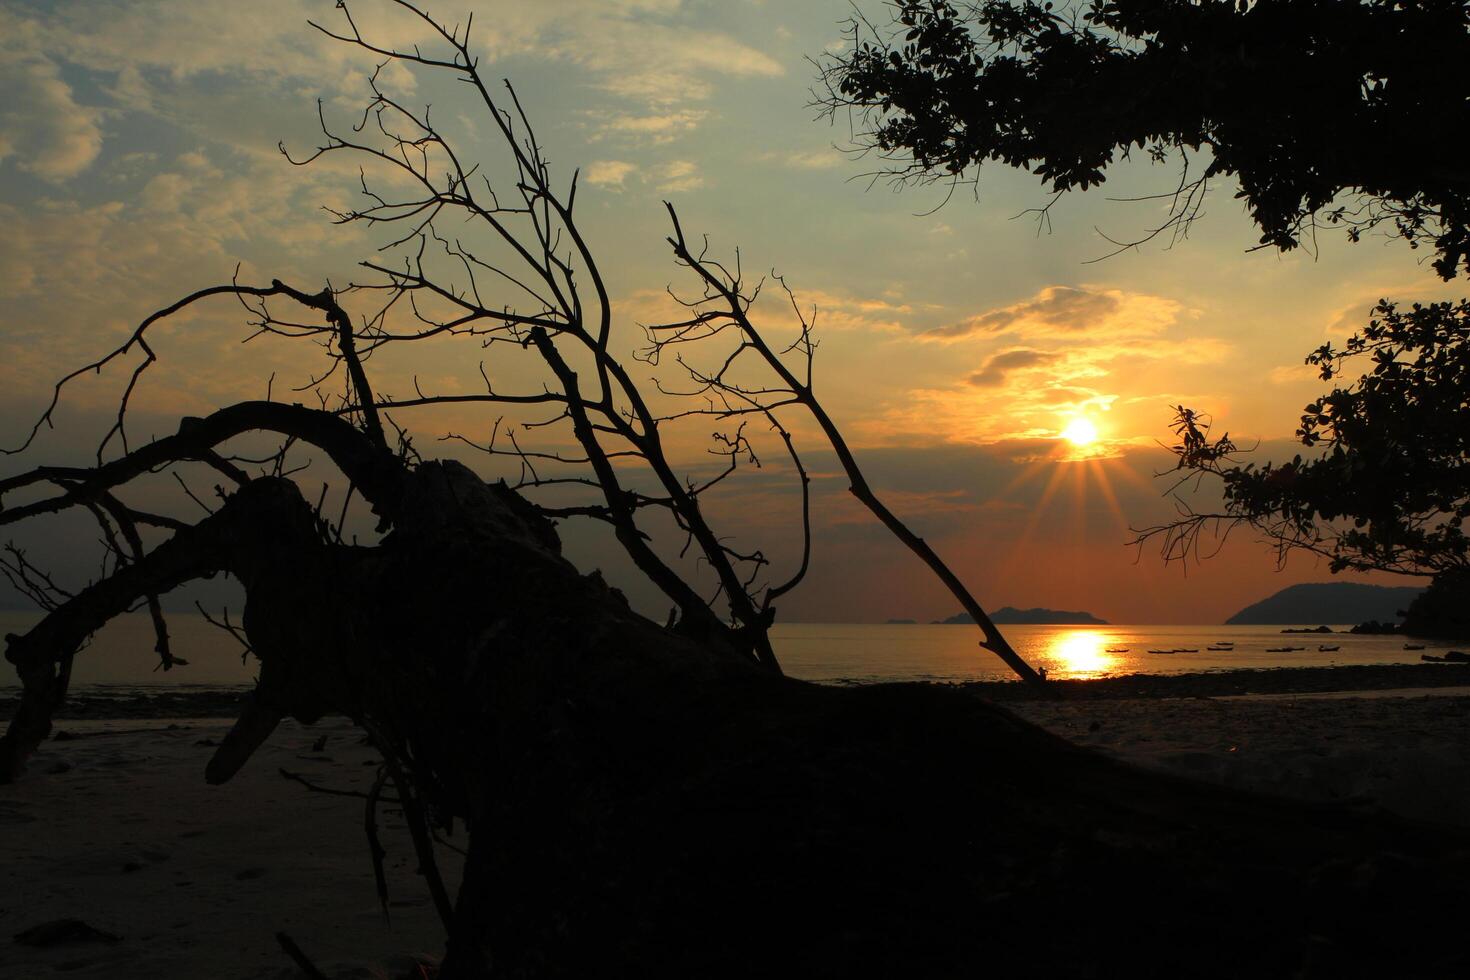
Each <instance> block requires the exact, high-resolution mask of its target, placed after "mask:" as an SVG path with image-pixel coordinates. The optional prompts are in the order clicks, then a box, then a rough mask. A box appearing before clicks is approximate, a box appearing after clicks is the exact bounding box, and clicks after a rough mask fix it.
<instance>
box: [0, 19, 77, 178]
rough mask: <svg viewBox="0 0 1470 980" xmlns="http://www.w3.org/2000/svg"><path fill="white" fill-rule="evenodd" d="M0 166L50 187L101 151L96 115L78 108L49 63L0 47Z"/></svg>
mask: <svg viewBox="0 0 1470 980" xmlns="http://www.w3.org/2000/svg"><path fill="white" fill-rule="evenodd" d="M0 89H3V90H4V92H5V97H4V99H3V100H0V165H3V164H5V163H6V162H7V161H13V162H14V164H15V166H17V167H19V168H20V169H21V170H24V171H26V172H28V173H31V174H34V175H35V176H37V177H39V178H41V179H42V180H44V181H48V182H50V183H62V182H64V181H67V180H70V179H71V178H73V177H75V176H77V175H78V174H80V173H82V172H83V171H84V170H86V169H87V168H88V167H90V166H91V165H92V163H93V161H95V160H96V159H97V155H98V154H99V153H100V152H101V150H102V129H101V126H100V122H101V116H102V113H101V111H100V110H98V109H96V108H94V107H91V106H85V105H81V104H79V103H78V102H77V101H76V99H75V97H74V94H73V92H72V88H71V86H70V85H68V84H67V83H66V82H65V81H64V80H63V79H62V77H61V71H60V69H59V68H58V67H57V66H56V64H55V63H54V62H52V61H51V60H50V59H48V58H45V57H43V56H41V55H36V54H24V53H21V52H18V51H15V50H12V49H11V48H10V47H9V45H6V46H5V47H3V48H0Z"/></svg>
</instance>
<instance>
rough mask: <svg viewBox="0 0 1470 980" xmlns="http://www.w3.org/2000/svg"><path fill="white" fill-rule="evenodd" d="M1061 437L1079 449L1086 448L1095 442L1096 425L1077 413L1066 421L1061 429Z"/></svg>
mask: <svg viewBox="0 0 1470 980" xmlns="http://www.w3.org/2000/svg"><path fill="white" fill-rule="evenodd" d="M1062 438H1063V439H1065V440H1067V441H1068V442H1070V443H1071V444H1072V445H1074V446H1076V447H1077V448H1079V449H1083V448H1086V447H1087V446H1090V445H1092V444H1093V443H1094V442H1097V426H1096V425H1094V424H1093V421H1092V419H1089V418H1086V417H1084V416H1081V415H1079V416H1077V417H1076V418H1075V419H1073V420H1072V421H1070V422H1068V423H1067V427H1066V428H1065V429H1063V430H1062Z"/></svg>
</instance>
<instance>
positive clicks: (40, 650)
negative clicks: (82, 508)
mask: <svg viewBox="0 0 1470 980" xmlns="http://www.w3.org/2000/svg"><path fill="white" fill-rule="evenodd" d="M382 479H383V480H384V481H385V482H384V485H385V486H388V485H389V484H391V486H388V489H386V490H384V491H383V492H382V493H380V494H379V496H380V498H381V499H382V501H389V500H391V515H390V516H391V518H392V524H393V530H392V532H391V533H390V534H388V535H387V537H386V538H385V539H384V540H383V541H382V542H381V544H379V545H378V546H376V547H371V548H366V547H348V546H344V545H341V544H337V543H333V542H332V541H330V540H328V539H327V538H326V537H325V536H324V535H323V534H322V533H321V531H320V528H319V527H318V524H317V521H316V517H315V515H314V514H313V512H312V510H311V508H310V507H309V505H307V504H306V502H305V501H304V500H302V498H301V497H300V494H299V493H298V492H297V491H296V488H295V487H294V485H293V484H291V483H290V482H289V481H285V480H278V479H258V480H254V481H251V482H250V483H247V484H246V485H245V486H244V487H242V488H241V489H240V490H239V491H238V492H237V493H235V494H234V495H233V496H232V497H231V498H230V499H229V500H228V501H227V502H226V504H225V505H224V506H223V507H222V508H221V509H220V510H219V511H218V512H217V513H216V514H215V515H213V516H212V517H210V518H207V519H206V520H205V521H203V522H201V523H200V524H199V525H197V526H195V527H194V528H191V529H188V530H186V531H181V532H179V533H178V534H177V535H176V537H175V538H174V539H173V540H172V541H171V542H169V543H168V544H165V545H163V546H160V547H159V548H157V549H155V551H154V552H152V553H151V554H150V555H149V556H148V557H147V558H146V559H144V560H143V561H141V562H139V563H138V564H136V565H133V566H129V567H127V568H125V569H123V570H122V571H120V572H119V573H118V574H116V575H115V576H113V577H112V578H110V579H107V580H105V581H103V582H101V583H99V584H98V585H96V586H93V587H92V588H90V589H88V590H86V591H84V592H83V593H81V594H79V595H78V596H77V597H76V598H75V599H73V600H72V601H70V602H68V603H66V604H65V605H63V606H62V607H60V608H59V609H57V610H56V611H55V612H53V613H51V614H50V615H48V616H47V617H46V618H45V619H44V620H43V621H42V622H41V623H40V624H39V625H38V626H36V627H35V628H34V629H33V630H31V631H30V632H29V633H28V634H26V635H25V636H20V637H11V638H10V639H9V648H8V650H7V656H8V657H9V658H10V659H11V660H12V662H14V663H15V664H16V666H17V668H18V669H19V671H20V672H21V675H22V677H23V678H24V679H25V681H26V685H27V691H26V700H25V702H24V704H23V706H22V711H21V712H20V713H18V714H17V716H16V718H15V719H14V721H13V722H12V725H11V728H10V730H9V731H8V732H7V734H6V735H5V736H4V738H3V740H0V763H3V766H4V771H3V773H0V776H3V777H5V778H14V777H15V776H16V775H17V774H18V773H19V771H20V768H21V767H22V766H23V764H24V761H25V759H26V757H27V756H28V755H29V754H30V753H31V751H33V750H34V749H35V748H36V747H37V746H38V745H39V744H40V742H41V741H42V740H43V739H44V738H45V737H46V734H47V732H48V731H49V712H50V709H51V707H52V706H54V704H55V703H56V700H57V699H58V698H59V697H60V696H61V695H62V694H64V688H65V678H66V665H67V664H68V663H69V661H70V657H71V656H72V654H73V653H74V652H75V650H76V646H77V644H78V643H80V642H81V640H82V639H83V638H84V637H85V636H86V635H87V634H88V633H90V632H91V631H92V630H93V629H95V628H96V627H97V626H98V625H100V623H101V622H105V621H106V619H107V618H110V616H112V615H116V614H117V613H118V612H120V611H122V609H124V608H126V607H127V606H128V605H129V604H130V603H132V602H133V601H135V600H136V598H137V597H138V596H141V595H145V594H150V593H151V592H157V591H161V590H164V589H166V588H168V587H171V585H173V584H177V583H178V582H180V581H183V580H186V579H188V578H191V577H195V576H198V575H203V574H210V573H213V572H217V571H224V572H228V573H229V574H232V575H235V576H237V577H238V578H239V579H240V581H241V582H242V583H243V585H244V587H245V590H246V593H247V596H248V605H247V608H246V613H245V620H244V627H245V630H246V632H247V634H248V636H249V639H250V642H251V644H252V645H253V647H254V649H255V651H256V653H257V655H258V656H259V657H260V660H261V679H260V686H259V689H258V690H257V691H256V692H255V695H254V700H253V702H252V705H251V707H250V708H249V709H248V710H247V712H246V714H245V717H243V718H242V720H241V722H240V723H239V724H238V725H237V726H236V728H235V729H234V731H233V732H232V733H231V735H230V737H229V738H227V739H226V740H225V742H224V743H223V744H222V745H221V746H220V748H219V750H218V752H217V754H216V756H215V757H214V759H213V760H211V762H210V764H209V766H208V770H207V772H208V777H209V778H210V779H211V780H212V781H219V780H223V779H227V778H229V776H230V775H232V774H233V773H234V772H235V771H236V770H237V769H238V768H239V766H240V765H242V764H244V763H245V761H246V759H247V758H248V756H249V753H250V751H251V750H252V749H253V748H254V747H255V746H257V745H259V744H260V742H261V741H262V740H263V739H264V738H266V737H268V736H269V733H270V730H271V728H272V727H273V725H274V723H275V722H276V721H277V720H278V719H279V718H281V717H284V716H292V717H295V718H297V719H299V720H301V721H303V722H307V723H310V722H313V721H315V720H317V719H318V718H320V717H322V716H323V715H324V714H327V713H341V714H345V715H347V716H348V717H351V718H352V719H354V720H355V721H357V722H358V723H359V724H361V725H363V727H364V728H365V729H366V730H367V731H369V732H370V733H371V734H372V736H373V738H374V739H375V741H377V743H378V745H379V747H380V748H382V749H383V751H384V752H385V754H386V755H388V756H389V758H390V759H391V760H394V761H395V764H401V765H402V766H403V767H404V769H405V771H406V777H407V779H408V782H409V788H410V789H411V790H412V797H413V798H416V799H417V800H418V801H419V802H420V803H421V804H422V805H423V807H424V809H425V810H426V811H427V816H428V819H429V820H430V821H432V822H434V823H439V824H444V823H447V822H450V821H462V822H463V824H464V825H465V826H466V828H467V829H468V831H469V841H470V843H469V851H468V857H467V859H466V865H465V873H464V876H463V885H462V887H461V890H460V892H459V894H458V896H456V897H455V898H454V899H453V911H452V920H451V928H450V930H449V936H448V944H447V951H446V957H445V960H444V963H443V968H442V972H441V976H442V977H445V978H465V977H476V978H478V977H485V976H490V975H494V976H498V977H584V976H634V975H636V976H644V977H646V976H700V977H711V976H728V977H748V976H757V975H764V976H791V977H825V976H830V977H851V976H863V975H902V976H936V977H937V976H955V975H962V974H971V973H974V972H976V971H977V970H981V969H985V968H990V969H994V970H998V971H999V970H1004V971H1006V972H1008V973H1012V974H1019V975H1024V976H1047V977H1056V976H1097V975H1115V974H1118V973H1124V972H1126V973H1128V974H1130V975H1159V976H1181V975H1188V976H1221V977H1224V976H1328V975H1339V974H1341V973H1343V972H1348V973H1360V972H1378V973H1380V974H1381V975H1404V974H1414V975H1434V974H1439V973H1449V972H1458V971H1462V970H1463V969H1464V968H1465V967H1466V965H1467V957H1466V953H1465V951H1464V948H1463V946H1462V944H1459V943H1457V942H1456V941H1455V938H1454V937H1455V935H1456V930H1455V929H1453V928H1451V927H1449V926H1450V923H1449V922H1446V921H1445V918H1446V915H1448V916H1449V918H1450V919H1451V921H1453V920H1454V919H1455V918H1457V916H1456V915H1455V913H1454V912H1453V911H1452V910H1456V909H1463V908H1464V901H1465V899H1466V885H1465V884H1464V880H1465V879H1464V870H1465V868H1466V856H1465V853H1464V851H1463V849H1462V848H1461V847H1460V846H1459V844H1458V842H1456V841H1454V840H1451V839H1450V838H1448V837H1447V836H1446V835H1445V834H1443V833H1442V832H1440V831H1438V830H1435V829H1432V828H1426V827H1412V826H1409V825H1407V824H1405V823H1403V822H1399V821H1394V820H1390V819H1388V818H1385V817H1380V816H1373V815H1363V814H1358V813H1354V812H1351V811H1349V810H1347V809H1344V808H1340V807H1330V806H1312V805H1306V804H1298V803H1289V802H1286V801H1282V800H1276V799H1269V798H1264V797H1256V796H1250V795H1247V794H1242V793H1239V792H1233V791H1227V790H1224V789H1222V788H1215V787H1209V786H1206V785H1203V784H1197V783H1192V782H1187V781H1184V780H1180V779H1176V778H1171V777H1166V776H1162V775H1158V774H1151V773H1145V772H1143V771H1140V770H1135V769H1132V768H1129V767H1126V766H1123V765H1120V764H1117V763H1114V762H1110V761H1108V760H1106V759H1104V758H1102V757H1100V756H1097V755H1095V754H1092V753H1090V752H1086V751H1083V750H1080V749H1077V748H1075V747H1073V746H1071V745H1069V744H1067V743H1065V742H1063V741H1061V740H1059V739H1057V738H1055V737H1053V736H1050V735H1048V734H1047V733H1045V732H1043V731H1041V730H1039V729H1036V728H1034V727H1032V726H1030V725H1028V724H1025V723H1023V722H1021V721H1019V720H1018V719H1016V718H1015V717H1013V716H1012V715H1010V714H1009V713H1007V712H1005V711H1004V710H1002V709H1000V708H998V707H994V706H992V705H989V704H986V703H984V702H981V701H979V700H976V699H974V698H971V697H968V696H966V695H964V694H962V693H959V692H956V691H951V690H946V689H938V688H932V687H926V686H920V685H912V686H905V685H899V686H884V687H875V688H861V689H834V688H824V687H818V686H815V685H811V684H806V683H802V682H799V681H794V680H790V679H786V678H782V677H779V676H777V675H774V674H772V673H771V672H769V671H765V670H762V669H760V668H759V667H757V666H756V665H755V664H754V663H753V662H752V661H751V660H750V658H748V657H746V656H744V655H743V654H741V653H740V652H739V651H738V650H736V649H735V648H734V647H733V646H730V647H728V648H727V647H725V646H723V645H722V644H721V643H720V642H719V641H718V640H717V639H712V638H710V637H709V636H707V635H703V636H701V637H700V638H699V639H698V641H696V640H695V639H693V638H691V637H687V636H683V635H680V634H679V633H678V632H677V631H676V630H670V629H665V628H663V627H660V626H658V625H656V624H654V623H652V622H650V621H648V620H646V619H644V618H642V617H640V616H638V615H637V614H635V613H633V612H632V611H631V610H630V609H629V608H628V606H627V603H626V602H625V601H624V600H623V597H622V596H621V595H620V594H619V593H618V592H617V591H616V590H614V589H611V588H609V587H608V586H607V585H606V584H605V583H604V582H603V581H602V580H601V578H600V577H599V576H597V575H596V574H593V575H582V574H580V573H579V572H578V571H577V570H576V569H575V568H574V567H573V566H572V565H571V564H570V563H568V562H567V561H566V560H565V559H564V558H562V557H561V555H560V549H559V544H558V542H557V538H556V535H555V532H554V530H553V528H552V526H551V525H550V524H549V523H548V522H547V521H545V520H544V519H543V518H541V517H540V516H539V515H538V514H537V513H536V511H535V510H534V509H533V508H532V507H530V506H529V505H528V504H526V503H525V502H524V501H522V500H521V499H520V498H519V497H518V496H516V495H515V494H514V493H513V492H511V491H509V490H507V489H505V488H503V487H500V486H494V485H487V484H485V483H483V482H481V481H480V480H479V479H478V478H476V477H475V476H474V475H473V474H472V473H470V472H469V471H468V470H467V469H465V468H463V467H461V466H459V465H458V464H454V463H426V464H423V465H421V466H419V467H417V468H415V469H411V470H410V469H402V470H401V471H400V474H399V476H398V477H397V478H396V479H394V480H390V479H389V478H388V477H382ZM384 506H385V507H386V506H389V505H388V504H384Z"/></svg>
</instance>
